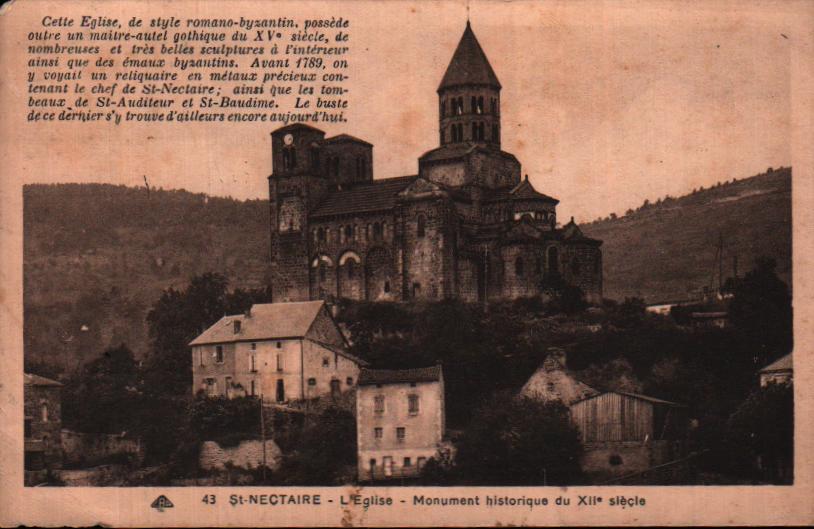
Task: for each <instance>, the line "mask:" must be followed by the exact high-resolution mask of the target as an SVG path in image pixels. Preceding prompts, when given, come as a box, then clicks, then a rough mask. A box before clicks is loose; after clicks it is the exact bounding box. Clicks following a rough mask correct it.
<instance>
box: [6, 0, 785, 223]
mask: <svg viewBox="0 0 814 529" xmlns="http://www.w3.org/2000/svg"><path fill="white" fill-rule="evenodd" d="M32 4H33V5H34V7H33V8H32V7H30V6H31V5H32ZM100 5H101V4H97V3H84V4H83V3H82V2H76V3H73V4H71V5H70V7H68V5H67V4H60V7H61V12H66V11H73V12H75V13H76V14H80V13H84V12H86V11H87V10H88V9H89V7H90V6H95V7H93V9H94V10H95V11H94V14H96V13H100V14H101V11H100V10H102V8H101V7H99V6H100ZM125 5H126V7H120V8H119V13H118V14H119V16H121V17H122V18H126V17H127V15H132V14H134V13H138V14H141V15H145V16H146V15H148V14H149V12H148V9H150V6H144V5H138V4H135V3H126V4H125ZM186 5H191V4H186ZM786 5H787V6H789V9H788V10H785V9H784V6H786ZM16 6H17V7H15V8H16V9H19V10H20V12H19V13H16V14H15V17H16V18H14V19H13V20H14V24H7V27H10V28H11V31H10V33H7V35H6V36H5V37H3V38H5V39H12V40H15V41H16V42H17V44H18V45H19V46H23V45H24V43H25V42H24V41H25V35H26V32H27V31H29V30H30V29H31V26H32V25H33V24H35V21H37V20H39V19H40V18H41V15H42V12H41V10H38V9H35V8H36V7H38V6H37V3H36V2H32V3H29V4H26V5H25V6H23V5H22V4H20V3H18V4H16ZM119 6H122V4H119ZM184 6H185V3H184V2H174V3H170V2H159V3H154V4H153V5H152V8H153V9H160V11H161V14H162V15H164V16H170V15H177V16H183V13H184ZM791 6H792V4H791V3H787V4H782V3H781V4H769V3H759V2H755V3H752V4H749V5H748V6H747V5H745V4H742V3H737V2H704V3H701V2H698V3H683V2H682V3H678V2H676V3H664V2H628V3H622V2H580V1H575V2H567V3H566V2H563V3H560V2H525V1H486V0H483V1H481V0H471V2H470V9H469V11H470V19H471V23H472V28H473V30H474V32H475V34H476V36H477V38H478V39H479V41H480V43H481V46H482V47H483V49H484V51H485V53H486V55H487V57H488V58H489V60H490V62H491V64H492V67H493V68H494V70H495V72H496V74H497V76H498V78H499V79H500V82H501V84H502V85H503V90H502V94H501V111H502V141H503V149H504V150H506V151H508V152H511V153H513V154H515V155H516V156H517V158H518V159H519V160H520V162H521V164H522V172H523V174H528V175H529V179H530V181H531V182H532V184H533V185H534V186H535V187H536V188H537V189H538V190H539V191H541V192H543V193H546V194H548V195H552V196H554V197H557V198H558V199H560V201H561V202H560V205H559V206H558V215H559V218H560V219H568V218H569V217H570V216H575V217H576V219H577V221H579V222H587V221H590V220H593V219H595V218H597V217H600V216H606V215H608V214H610V213H611V212H615V213H617V214H622V213H624V211H625V210H627V209H628V208H631V207H634V208H635V207H637V206H639V205H640V204H641V203H642V202H643V201H644V200H645V199H649V200H651V201H653V200H655V199H657V198H659V197H664V196H666V195H672V196H678V195H682V194H685V193H688V192H691V191H692V190H693V189H695V188H698V187H700V186H705V187H706V186H709V185H712V184H714V183H716V182H719V181H726V180H731V179H733V178H738V179H740V178H744V177H748V176H752V175H754V174H757V173H760V172H763V171H765V170H766V168H768V167H770V166H771V167H779V166H788V165H791V161H792V153H791V149H790V140H789V137H790V134H791V127H792V112H791V108H792V106H791V105H792V100H791V89H790V76H791V75H792V68H793V61H792V55H793V54H792V52H791V47H792V46H793V43H794V39H795V37H796V35H795V30H794V27H795V26H794V17H793V10H792V9H791ZM39 7H42V6H39ZM224 7H228V9H229V11H230V13H232V14H233V15H235V16H238V15H245V16H247V17H252V18H258V17H276V16H283V15H287V16H292V17H293V16H298V14H299V16H301V17H302V16H312V15H317V14H319V15H321V16H330V15H336V16H344V17H346V18H347V19H349V20H350V21H351V28H350V29H349V33H350V35H351V41H350V44H351V47H352V50H353V51H352V54H351V55H350V56H349V61H350V63H351V69H350V71H349V75H351V84H350V85H349V86H350V89H351V91H350V93H349V94H348V97H349V101H350V110H349V112H348V123H345V124H342V126H333V125H326V126H324V127H323V126H320V128H323V129H324V130H325V131H326V133H327V134H329V135H332V134H338V133H342V132H344V133H348V134H352V135H354V136H357V137H360V138H362V139H366V140H367V141H370V142H371V143H373V144H374V150H373V158H374V177H375V178H387V177H393V176H401V175H407V174H415V173H416V172H417V166H418V164H417V159H418V157H419V156H420V155H421V154H422V153H423V152H425V151H427V150H429V149H432V148H434V147H436V146H437V145H438V135H437V119H438V115H437V112H438V104H437V94H436V92H435V90H436V88H437V86H438V83H439V82H440V80H441V77H442V75H443V73H444V71H445V69H446V66H447V64H448V61H449V60H450V58H451V56H452V53H453V51H454V49H455V46H456V44H457V42H458V40H459V39H460V36H461V34H462V32H463V30H464V27H465V24H466V16H467V14H466V3H465V2H464V1H451V0H450V1H441V2H401V1H396V0H394V1H389V2H372V1H366V0H359V1H351V2H345V3H340V2H330V3H328V2H310V3H306V2H295V1H285V2H275V3H265V4H252V3H248V2H238V1H232V2H229V1H226V2H201V3H200V4H198V7H196V8H195V9H194V13H195V16H209V15H216V14H217V13H218V10H219V9H224ZM105 9H109V10H110V13H111V14H112V15H116V9H117V8H116V7H111V8H105ZM152 13H153V14H157V11H153V12H152ZM24 59H25V54H23V53H21V54H20V60H21V61H24ZM17 66H18V67H22V66H24V65H23V64H19V65H17ZM21 71H22V70H15V72H18V73H19V72H21ZM15 72H12V74H11V75H10V77H7V82H8V83H9V86H11V87H12V98H13V99H16V98H19V99H17V101H19V103H20V104H21V106H20V110H19V112H20V115H17V116H11V119H18V120H19V126H14V127H12V128H11V134H12V135H13V138H14V150H13V152H11V153H10V158H9V159H8V160H7V162H8V164H9V165H8V166H9V167H11V168H12V171H13V172H14V174H15V176H16V177H17V178H18V179H19V180H20V181H21V183H34V182H110V183H116V184H125V185H132V186H139V185H143V183H144V177H145V176H146V178H147V179H148V181H149V182H150V184H151V185H153V186H155V187H163V188H165V189H170V188H175V189H177V188H183V189H187V190H189V191H194V192H204V193H209V194H213V195H220V196H232V197H235V198H239V199H245V198H263V199H265V198H267V197H268V188H267V181H266V177H267V176H268V175H269V174H270V172H271V153H270V138H269V133H270V132H271V131H272V130H273V128H274V127H273V126H270V125H268V124H259V125H258V124H212V125H195V126H190V125H179V124H164V125H159V126H150V125H139V124H132V123H131V124H123V125H120V126H118V127H116V126H113V125H96V126H87V125H75V124H70V123H55V124H30V123H25V122H24V119H21V117H22V114H23V113H24V111H25V109H24V108H23V106H22V105H24V101H25V98H26V94H25V93H24V92H25V88H24V87H25V81H24V79H22V78H20V77H17V76H16V75H15ZM14 87H18V88H17V89H15V88H14ZM7 133H8V129H7Z"/></svg>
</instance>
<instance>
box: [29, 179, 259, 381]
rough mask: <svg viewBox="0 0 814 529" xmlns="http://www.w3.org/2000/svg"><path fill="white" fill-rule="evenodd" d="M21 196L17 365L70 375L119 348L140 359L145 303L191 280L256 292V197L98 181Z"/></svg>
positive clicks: (34, 190)
mask: <svg viewBox="0 0 814 529" xmlns="http://www.w3.org/2000/svg"><path fill="white" fill-rule="evenodd" d="M23 198H24V206H23V207H24V213H23V216H24V234H25V237H24V239H25V240H24V285H25V286H24V305H25V323H24V325H25V347H26V360H27V362H31V361H46V362H48V363H49V364H55V365H60V366H63V367H66V368H68V369H72V368H73V367H74V366H75V365H76V364H77V363H79V362H83V361H84V360H85V359H89V358H94V357H96V356H98V355H99V354H100V353H101V351H103V350H104V348H106V347H108V346H110V345H118V344H119V343H126V344H127V345H128V346H129V347H130V348H131V349H133V350H134V352H136V354H137V355H139V356H141V355H143V354H144V353H145V352H146V350H147V346H148V337H147V326H146V324H145V316H146V314H147V312H148V311H149V308H150V306H151V305H152V304H153V303H154V302H155V301H156V300H157V299H158V298H159V297H160V295H161V292H162V290H163V289H164V288H167V287H171V286H175V287H184V286H186V284H187V282H188V281H189V278H190V277H192V276H194V275H196V274H201V273H204V272H209V271H217V272H220V273H223V274H224V275H225V276H227V277H228V278H229V280H230V284H231V286H232V287H243V288H261V287H264V286H265V281H266V266H267V262H268V255H269V249H268V231H267V223H268V205H267V202H265V201H263V200H252V201H238V200H232V199H226V198H214V197H207V196H206V195H203V194H194V193H189V192H186V191H163V190H157V189H150V190H148V189H147V188H146V187H144V188H128V187H124V186H112V185H104V184H57V185H29V186H25V188H24V190H23Z"/></svg>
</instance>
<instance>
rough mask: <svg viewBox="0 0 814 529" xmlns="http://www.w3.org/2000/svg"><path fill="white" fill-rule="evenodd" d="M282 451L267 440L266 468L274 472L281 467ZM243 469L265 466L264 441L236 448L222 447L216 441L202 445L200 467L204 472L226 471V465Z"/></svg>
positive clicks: (244, 443) (244, 444)
mask: <svg viewBox="0 0 814 529" xmlns="http://www.w3.org/2000/svg"><path fill="white" fill-rule="evenodd" d="M281 458H282V451H281V450H280V447H278V446H277V443H275V442H274V441H272V440H271V439H267V440H266V466H267V467H268V468H270V469H272V470H274V469H276V468H277V467H278V466H279V465H280V460H281ZM227 463H231V464H232V465H234V466H235V467H238V468H243V469H246V470H248V469H252V468H259V467H261V466H262V465H263V441H259V440H253V441H241V442H240V444H238V445H237V446H234V447H222V446H220V445H219V444H218V443H216V442H215V441H204V442H203V443H201V451H200V454H199V456H198V465H199V466H200V468H201V469H203V470H225V469H226V464H227Z"/></svg>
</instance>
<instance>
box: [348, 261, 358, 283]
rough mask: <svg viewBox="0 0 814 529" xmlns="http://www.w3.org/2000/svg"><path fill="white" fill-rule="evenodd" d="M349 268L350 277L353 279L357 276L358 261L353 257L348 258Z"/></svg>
mask: <svg viewBox="0 0 814 529" xmlns="http://www.w3.org/2000/svg"><path fill="white" fill-rule="evenodd" d="M346 267H347V269H348V279H353V278H355V277H356V261H354V260H353V259H348V263H347V265H346Z"/></svg>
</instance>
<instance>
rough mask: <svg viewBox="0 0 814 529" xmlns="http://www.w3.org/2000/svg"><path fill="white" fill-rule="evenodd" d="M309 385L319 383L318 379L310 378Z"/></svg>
mask: <svg viewBox="0 0 814 529" xmlns="http://www.w3.org/2000/svg"><path fill="white" fill-rule="evenodd" d="M308 385H309V386H316V385H317V379H315V378H309V379H308Z"/></svg>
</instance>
